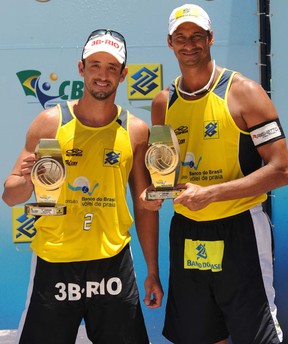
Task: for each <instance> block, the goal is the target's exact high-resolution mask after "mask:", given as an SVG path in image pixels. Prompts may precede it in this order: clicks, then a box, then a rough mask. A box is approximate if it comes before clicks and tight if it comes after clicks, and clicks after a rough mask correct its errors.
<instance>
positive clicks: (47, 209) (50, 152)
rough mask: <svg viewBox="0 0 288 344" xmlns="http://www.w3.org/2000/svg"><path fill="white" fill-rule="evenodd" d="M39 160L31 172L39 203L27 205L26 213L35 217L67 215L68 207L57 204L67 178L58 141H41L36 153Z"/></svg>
mask: <svg viewBox="0 0 288 344" xmlns="http://www.w3.org/2000/svg"><path fill="white" fill-rule="evenodd" d="M35 154H36V157H37V158H38V160H37V161H36V163H35V164H34V166H33V168H32V171H31V180H32V183H33V184H34V193H35V196H36V201H37V203H30V204H26V205H25V213H26V214H27V215H33V216H43V215H45V216H49V215H54V216H59V215H65V214H66V206H65V205H60V204H57V201H58V198H59V195H60V192H61V189H60V186H61V185H62V184H63V182H64V180H65V176H66V167H65V165H64V162H63V159H62V152H61V148H60V144H59V142H58V140H57V139H41V140H40V141H39V144H38V145H37V147H36V151H35Z"/></svg>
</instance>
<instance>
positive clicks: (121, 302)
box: [18, 245, 149, 344]
mask: <svg viewBox="0 0 288 344" xmlns="http://www.w3.org/2000/svg"><path fill="white" fill-rule="evenodd" d="M82 320H84V322H85V327H86V332H87V336H88V338H89V339H90V340H91V342H92V343H94V344H96V343H97V344H116V343H117V344H148V343H149V340H148V337H147V332H146V328H145V324H144V320H143V316H142V311H141V307H140V303H139V295H138V288H137V285H136V281H135V274H134V269H133V263H132V258H131V253H130V249H129V245H127V246H126V247H125V248H124V249H123V250H122V251H121V252H120V253H119V254H117V255H116V256H114V257H111V258H105V259H99V260H93V261H86V262H74V263H49V262H46V261H44V260H42V259H40V258H39V257H36V256H35V255H34V256H33V260H32V268H31V279H30V285H29V291H28V299H27V309H26V310H25V312H24V313H23V316H22V319H21V322H20V326H19V330H18V333H19V343H20V344H74V343H75V341H76V337H77V332H78V328H79V325H80V323H81V321H82Z"/></svg>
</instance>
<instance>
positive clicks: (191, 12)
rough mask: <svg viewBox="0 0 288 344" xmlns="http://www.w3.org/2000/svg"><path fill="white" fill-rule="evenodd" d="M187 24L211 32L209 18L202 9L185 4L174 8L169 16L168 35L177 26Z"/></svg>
mask: <svg viewBox="0 0 288 344" xmlns="http://www.w3.org/2000/svg"><path fill="white" fill-rule="evenodd" d="M187 22H190V23H194V24H196V25H198V26H200V27H201V28H202V29H204V30H205V31H212V28H211V21H210V18H209V16H208V14H207V13H206V12H205V11H204V10H203V8H201V7H200V6H197V5H193V4H186V5H183V6H180V7H177V8H175V9H174V10H173V11H172V13H171V14H170V17H169V23H168V32H169V35H172V33H173V32H174V31H175V30H176V29H177V28H178V26H179V25H181V24H183V23H187Z"/></svg>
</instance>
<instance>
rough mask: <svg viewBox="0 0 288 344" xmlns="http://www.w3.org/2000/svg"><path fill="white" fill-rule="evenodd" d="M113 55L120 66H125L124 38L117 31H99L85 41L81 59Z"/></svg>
mask: <svg viewBox="0 0 288 344" xmlns="http://www.w3.org/2000/svg"><path fill="white" fill-rule="evenodd" d="M98 52H106V53H109V54H111V55H113V56H114V57H115V58H116V59H117V61H118V62H119V63H121V64H124V63H125V64H126V59H127V52H126V43H125V39H124V37H123V36H122V35H121V34H120V33H119V32H117V31H113V30H107V29H100V30H95V31H93V32H92V33H91V34H90V36H89V37H88V39H87V42H86V44H85V46H84V49H83V52H82V59H86V58H87V57H88V56H90V55H92V54H94V53H98Z"/></svg>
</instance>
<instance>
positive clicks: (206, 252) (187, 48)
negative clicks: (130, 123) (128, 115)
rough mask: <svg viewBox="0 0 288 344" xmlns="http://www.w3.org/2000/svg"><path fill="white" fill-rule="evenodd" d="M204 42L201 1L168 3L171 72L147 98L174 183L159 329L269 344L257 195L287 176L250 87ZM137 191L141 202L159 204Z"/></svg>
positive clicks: (181, 336) (277, 127) (208, 33)
mask: <svg viewBox="0 0 288 344" xmlns="http://www.w3.org/2000/svg"><path fill="white" fill-rule="evenodd" d="M213 42H214V34H213V31H212V28H211V22H210V19H209V16H208V14H207V13H206V12H205V11H204V10H203V9H202V8H200V7H199V6H197V5H193V4H185V5H183V6H181V7H178V8H176V9H174V10H173V11H172V13H171V15H170V18H169V27H168V45H169V47H170V48H171V49H172V51H173V52H174V54H175V56H176V58H177V60H178V63H179V67H180V70H181V75H180V76H179V77H178V78H177V79H176V80H175V81H174V82H173V83H172V84H171V85H170V86H169V87H168V88H167V89H165V90H163V91H161V92H160V93H159V94H158V95H156V97H155V98H154V100H153V103H152V124H154V125H163V124H166V125H171V126H172V128H173V129H174V131H175V133H176V135H177V137H178V141H179V145H180V160H181V167H180V172H179V177H178V186H179V187H180V188H184V191H182V193H181V194H180V195H179V196H178V197H177V198H175V199H174V210H175V213H174V216H173V218H172V222H171V228H170V276H169V292H168V300H167V307H166V318H165V325H164V330H163V334H164V336H165V337H167V338H168V339H169V340H170V341H171V342H173V343H177V344H212V343H218V344H220V343H221V344H227V343H228V337H229V336H231V337H232V341H233V343H234V344H248V343H249V344H252V343H253V344H268V343H269V344H278V343H280V342H281V341H282V331H281V329H280V327H279V324H278V322H277V319H276V312H277V310H276V306H275V303H274V289H273V257H272V237H271V225H270V221H269V219H268V217H267V215H266V214H265V212H264V211H263V209H262V203H263V202H264V201H265V200H266V198H267V194H266V193H267V192H268V191H270V190H272V189H274V188H278V187H281V186H284V185H287V183H288V151H287V146H286V140H285V135H284V133H283V130H282V128H281V124H280V121H279V118H278V114H277V111H276V109H275V107H274V106H273V104H272V102H271V100H270V98H269V97H268V96H267V94H266V92H265V91H264V90H263V89H262V88H261V87H260V85H258V84H257V83H256V82H255V81H252V80H250V79H248V78H246V77H245V76H243V75H241V74H239V73H236V72H234V71H231V70H228V69H226V68H222V67H220V66H217V65H216V64H215V61H214V60H212V59H211V54H210V48H211V46H212V45H213ZM262 161H263V162H264V164H263V163H262ZM144 197H145V193H143V194H142V199H143V201H144V202H145V204H146V205H145V206H146V208H147V209H154V210H157V209H159V208H160V206H161V201H159V200H155V201H145V200H144Z"/></svg>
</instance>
